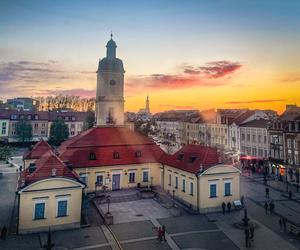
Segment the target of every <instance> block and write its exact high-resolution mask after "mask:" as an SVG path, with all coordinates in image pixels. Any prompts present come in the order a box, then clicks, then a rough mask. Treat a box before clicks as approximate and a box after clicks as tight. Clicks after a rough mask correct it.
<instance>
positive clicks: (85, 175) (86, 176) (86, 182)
mask: <svg viewBox="0 0 300 250" xmlns="http://www.w3.org/2000/svg"><path fill="white" fill-rule="evenodd" d="M79 176H80V180H81V181H82V182H83V183H85V184H86V185H88V180H89V179H88V178H89V176H88V174H79Z"/></svg>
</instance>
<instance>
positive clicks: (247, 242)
mask: <svg viewBox="0 0 300 250" xmlns="http://www.w3.org/2000/svg"><path fill="white" fill-rule="evenodd" d="M245 241H246V248H248V247H249V229H248V228H246V229H245Z"/></svg>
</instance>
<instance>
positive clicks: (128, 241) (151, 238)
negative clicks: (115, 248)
mask: <svg viewBox="0 0 300 250" xmlns="http://www.w3.org/2000/svg"><path fill="white" fill-rule="evenodd" d="M154 239H157V236H149V237H143V238H138V239H130V240H121V241H120V243H121V244H124V243H133V242H139V241H144V240H154Z"/></svg>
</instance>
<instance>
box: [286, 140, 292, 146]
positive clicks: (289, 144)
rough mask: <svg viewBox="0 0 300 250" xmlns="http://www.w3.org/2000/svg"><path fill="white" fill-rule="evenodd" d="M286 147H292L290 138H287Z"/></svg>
mask: <svg viewBox="0 0 300 250" xmlns="http://www.w3.org/2000/svg"><path fill="white" fill-rule="evenodd" d="M287 145H288V148H292V139H287Z"/></svg>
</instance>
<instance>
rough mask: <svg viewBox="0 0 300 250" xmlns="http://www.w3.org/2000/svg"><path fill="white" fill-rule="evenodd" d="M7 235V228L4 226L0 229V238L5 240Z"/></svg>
mask: <svg viewBox="0 0 300 250" xmlns="http://www.w3.org/2000/svg"><path fill="white" fill-rule="evenodd" d="M6 235H7V228H6V226H4V227H3V228H2V230H1V240H5V239H6Z"/></svg>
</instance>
